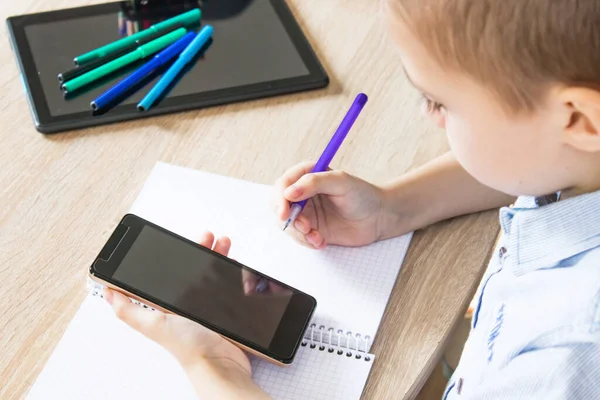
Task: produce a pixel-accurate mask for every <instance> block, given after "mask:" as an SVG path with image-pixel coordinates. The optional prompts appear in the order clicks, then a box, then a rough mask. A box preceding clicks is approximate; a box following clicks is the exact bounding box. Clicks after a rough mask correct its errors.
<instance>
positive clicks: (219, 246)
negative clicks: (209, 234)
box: [213, 236, 231, 257]
mask: <svg viewBox="0 0 600 400" xmlns="http://www.w3.org/2000/svg"><path fill="white" fill-rule="evenodd" d="M229 249H231V239H229V238H228V237H227V236H222V237H220V238H218V239H217V242H216V243H215V247H214V249H213V250H214V251H216V252H217V253H219V254H222V255H224V256H226V257H227V254H229Z"/></svg>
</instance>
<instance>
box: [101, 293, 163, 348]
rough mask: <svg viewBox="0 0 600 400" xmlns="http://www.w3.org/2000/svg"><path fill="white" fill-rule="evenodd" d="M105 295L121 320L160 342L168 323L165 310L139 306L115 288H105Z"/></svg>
mask: <svg viewBox="0 0 600 400" xmlns="http://www.w3.org/2000/svg"><path fill="white" fill-rule="evenodd" d="M103 295H104V298H105V299H106V301H107V302H108V303H109V304H110V305H111V306H112V308H113V311H114V312H115V315H116V316H117V317H118V318H119V319H120V320H121V321H123V322H125V323H126V324H127V325H129V326H130V327H132V328H133V329H135V330H136V331H138V332H140V333H141V334H142V335H144V336H146V337H148V338H149V339H152V340H154V341H157V342H160V338H161V336H162V333H163V332H164V330H165V325H166V324H165V314H164V313H163V312H161V311H158V310H156V311H151V310H148V309H144V308H142V307H140V306H137V305H135V304H133V303H132V302H131V300H129V298H127V297H126V296H124V295H122V294H121V293H119V292H117V291H115V290H110V289H105V290H104V293H103Z"/></svg>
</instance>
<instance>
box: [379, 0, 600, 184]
mask: <svg viewBox="0 0 600 400" xmlns="http://www.w3.org/2000/svg"><path fill="white" fill-rule="evenodd" d="M385 6H386V15H387V20H388V22H389V24H390V26H391V28H392V32H393V35H394V38H395V39H396V41H397V43H398V44H399V46H400V56H401V58H402V63H403V65H404V68H405V70H406V73H407V76H408V77H409V79H410V80H411V81H412V82H413V84H414V85H415V86H416V87H417V88H418V89H420V90H421V91H422V92H423V94H424V97H425V98H426V99H427V102H428V107H427V112H428V114H429V115H431V117H432V118H433V119H434V120H435V121H436V122H437V124H438V125H440V126H442V127H445V129H446V131H447V134H448V139H449V142H450V145H451V147H452V149H453V152H454V153H455V155H456V157H457V158H458V160H459V161H460V163H461V164H462V165H463V166H464V167H465V169H466V170H467V171H468V172H469V173H471V174H472V175H473V176H474V177H475V178H477V179H478V180H480V181H481V182H482V183H484V184H487V185H488V186H490V187H493V188H495V189H498V190H501V191H503V192H506V193H510V194H513V195H523V194H525V195H543V194H548V193H551V192H554V191H558V190H564V189H569V188H574V189H575V190H577V191H588V190H595V189H598V188H600V2H598V1H595V0H502V1H498V0H386V1H385Z"/></svg>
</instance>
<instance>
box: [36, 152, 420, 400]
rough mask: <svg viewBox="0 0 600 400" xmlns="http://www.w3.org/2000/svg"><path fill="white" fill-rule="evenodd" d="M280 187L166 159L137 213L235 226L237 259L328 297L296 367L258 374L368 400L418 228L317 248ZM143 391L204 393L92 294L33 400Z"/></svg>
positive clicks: (190, 233) (311, 391)
mask: <svg viewBox="0 0 600 400" xmlns="http://www.w3.org/2000/svg"><path fill="white" fill-rule="evenodd" d="M270 190H271V188H270V187H269V186H264V185H258V184H255V183H250V182H246V181H241V180H237V179H233V178H229V177H223V176H219V175H213V174H208V173H205V172H201V171H197V170H192V169H188V168H183V167H177V166H173V165H169V164H164V163H158V164H157V165H156V166H155V168H154V169H153V171H152V173H151V174H150V176H149V178H148V180H147V181H146V183H145V185H144V188H143V189H142V191H141V193H140V194H139V196H138V198H137V200H136V201H135V203H134V204H133V206H132V208H131V210H130V212H131V213H134V214H136V215H139V216H140V217H142V218H145V219H147V220H150V221H152V222H154V223H156V224H158V225H161V226H163V227H165V228H167V229H169V230H172V231H174V232H176V233H178V234H180V235H182V236H185V237H187V238H189V239H191V240H194V239H196V238H197V237H198V236H199V235H200V234H201V233H202V232H203V231H205V230H211V231H213V232H214V233H215V234H217V235H219V234H226V235H228V236H229V237H231V239H232V243H233V246H232V249H231V253H230V256H231V257H232V258H235V259H237V260H239V261H240V262H242V263H244V264H247V265H250V266H252V267H253V268H255V269H257V270H260V271H261V272H264V273H266V274H267V275H270V276H273V277H274V278H276V279H278V280H281V281H283V282H286V283H287V284H290V285H292V286H294V287H297V288H298V289H300V290H303V291H305V292H307V293H309V294H311V295H313V296H314V297H315V298H316V299H317V302H318V306H317V310H316V312H315V314H314V318H313V321H312V323H311V325H310V328H309V329H308V331H307V332H306V334H305V338H304V341H303V342H302V346H301V347H300V348H299V350H298V353H297V356H296V359H295V360H294V363H293V364H292V365H291V366H289V367H278V366H274V365H272V364H269V363H267V362H265V361H263V360H260V359H258V358H254V359H252V360H251V362H252V367H253V378H254V380H255V381H256V382H257V383H258V384H259V385H260V386H261V387H262V388H263V389H264V390H265V391H266V392H268V393H269V394H270V395H271V396H272V397H273V398H275V399H283V400H295V399H326V400H332V399H358V398H360V397H361V394H362V391H363V389H364V386H365V384H366V381H367V378H368V376H369V373H370V370H371V366H372V364H373V362H374V360H375V356H374V355H373V354H371V344H372V342H373V339H374V338H375V335H376V333H377V330H378V327H379V324H380V321H381V317H382V316H383V312H384V310H385V307H386V304H387V302H388V299H389V296H390V292H391V290H392V288H393V286H394V283H395V280H396V277H397V275H398V272H399V269H400V266H401V264H402V261H403V259H404V256H405V254H406V250H407V248H408V245H409V243H410V239H411V234H408V235H405V236H403V237H399V238H394V239H390V240H386V241H382V242H378V243H375V244H373V245H370V246H365V247H358V248H343V247H336V246H329V247H328V248H327V249H325V250H319V251H316V250H313V249H309V248H306V247H304V246H301V245H299V244H297V243H296V242H294V241H293V240H292V239H291V238H290V237H289V236H288V235H286V234H285V233H283V232H282V231H281V228H280V227H279V226H278V225H277V224H276V223H275V219H274V217H273V213H272V211H271V210H270V206H269V197H270ZM86 267H87V266H86ZM91 343H96V345H94V346H92V345H91ZM98 386H100V387H98ZM142 397H143V398H145V399H161V398H166V397H169V398H178V399H188V398H189V399H196V398H197V396H196V395H195V393H194V391H193V389H192V388H191V385H190V384H189V382H188V381H187V379H186V377H185V374H184V373H183V371H182V370H181V368H180V367H179V365H178V364H177V363H176V362H175V360H174V359H172V357H171V356H170V355H169V354H168V353H167V352H166V351H165V350H163V349H162V348H161V347H160V346H158V345H156V344H155V343H153V342H151V341H150V340H148V339H146V338H145V337H144V336H142V335H140V334H138V333H137V332H135V331H133V330H132V329H130V328H129V327H127V326H126V325H125V324H123V323H122V322H121V321H119V320H118V319H117V318H116V317H115V316H114V315H113V314H112V310H111V309H110V308H109V307H108V305H107V304H105V302H104V300H102V299H101V298H100V296H99V295H98V293H96V292H94V290H91V291H90V294H89V295H88V297H87V298H86V299H85V300H84V302H83V304H82V306H81V308H80V309H79V311H78V312H77V314H76V315H75V317H74V319H73V321H72V322H71V324H70V325H69V327H68V328H67V331H66V332H65V334H64V336H63V338H62V339H61V341H60V342H59V344H58V346H57V347H56V349H55V350H54V352H53V354H52V356H51V357H50V359H49V361H48V363H47V364H46V366H45V367H44V369H43V371H42V373H41V374H40V376H39V377H38V379H37V380H36V382H35V384H34V385H33V387H32V389H31V390H30V392H29V394H28V398H30V399H49V398H60V399H79V398H86V399H96V398H98V399H106V398H111V399H127V398H142Z"/></svg>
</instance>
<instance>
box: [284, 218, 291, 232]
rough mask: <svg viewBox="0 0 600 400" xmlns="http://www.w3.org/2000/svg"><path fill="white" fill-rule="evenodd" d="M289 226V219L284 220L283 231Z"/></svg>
mask: <svg viewBox="0 0 600 400" xmlns="http://www.w3.org/2000/svg"><path fill="white" fill-rule="evenodd" d="M288 226H290V220H289V219H288V220H287V221H285V225H284V226H283V230H284V231H285V230H286V229H287V227H288Z"/></svg>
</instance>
